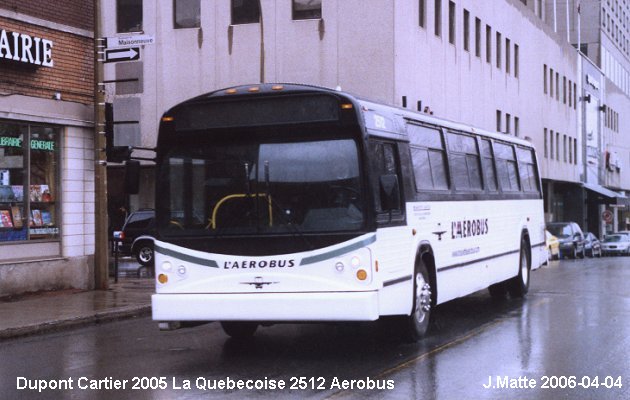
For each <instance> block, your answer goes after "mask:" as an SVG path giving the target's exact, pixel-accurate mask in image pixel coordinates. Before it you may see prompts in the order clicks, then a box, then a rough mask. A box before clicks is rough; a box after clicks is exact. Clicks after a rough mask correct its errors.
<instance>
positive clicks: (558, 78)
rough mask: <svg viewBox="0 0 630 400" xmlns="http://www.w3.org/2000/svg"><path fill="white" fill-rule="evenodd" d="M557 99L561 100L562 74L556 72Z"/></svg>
mask: <svg viewBox="0 0 630 400" xmlns="http://www.w3.org/2000/svg"><path fill="white" fill-rule="evenodd" d="M556 100H558V101H560V74H559V73H558V72H556Z"/></svg>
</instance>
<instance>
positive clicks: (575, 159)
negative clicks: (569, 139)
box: [573, 139, 577, 165]
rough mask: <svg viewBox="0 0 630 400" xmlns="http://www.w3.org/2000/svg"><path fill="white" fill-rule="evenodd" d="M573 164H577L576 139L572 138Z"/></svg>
mask: <svg viewBox="0 0 630 400" xmlns="http://www.w3.org/2000/svg"><path fill="white" fill-rule="evenodd" d="M573 164H575V165H577V139H575V140H573Z"/></svg>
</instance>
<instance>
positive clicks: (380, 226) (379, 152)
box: [370, 139, 414, 315]
mask: <svg viewBox="0 0 630 400" xmlns="http://www.w3.org/2000/svg"><path fill="white" fill-rule="evenodd" d="M370 152H371V171H370V172H371V186H372V191H373V197H374V205H375V217H376V227H377V229H376V242H375V243H374V245H373V259H374V260H376V262H377V263H378V264H377V265H378V271H377V273H376V275H375V276H376V277H378V279H379V280H380V281H381V282H382V283H383V292H382V293H383V295H382V296H380V299H379V300H380V307H381V315H388V314H400V313H402V312H405V311H408V310H403V308H404V307H403V308H401V303H403V302H401V301H400V296H405V297H407V292H409V296H408V297H409V298H410V299H411V289H410V288H411V287H412V286H411V282H412V281H411V279H408V280H407V279H403V278H406V277H409V276H411V274H412V272H413V260H412V259H411V258H412V256H410V255H411V254H414V252H413V251H412V250H411V247H412V245H413V236H412V234H411V230H410V229H407V224H406V216H405V196H404V193H405V191H404V185H405V181H404V179H403V176H402V174H401V172H402V171H401V165H400V159H401V157H400V154H399V151H398V145H397V143H395V142H387V141H382V140H376V139H373V140H372V141H371V142H370ZM393 282H395V284H393Z"/></svg>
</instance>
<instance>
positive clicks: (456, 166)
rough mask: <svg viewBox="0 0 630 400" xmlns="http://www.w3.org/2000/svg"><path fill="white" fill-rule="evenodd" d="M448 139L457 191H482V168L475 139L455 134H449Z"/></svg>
mask: <svg viewBox="0 0 630 400" xmlns="http://www.w3.org/2000/svg"><path fill="white" fill-rule="evenodd" d="M447 137H448V149H449V157H450V162H451V171H452V173H453V183H454V184H455V189H457V190H465V191H470V190H481V189H482V188H481V167H480V165H479V150H478V149H477V142H476V140H475V138H474V137H472V136H468V135H465V134H461V133H455V132H448V133H447Z"/></svg>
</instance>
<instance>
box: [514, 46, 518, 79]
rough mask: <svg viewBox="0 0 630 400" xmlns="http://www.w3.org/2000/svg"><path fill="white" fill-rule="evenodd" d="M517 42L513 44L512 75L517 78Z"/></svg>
mask: <svg viewBox="0 0 630 400" xmlns="http://www.w3.org/2000/svg"><path fill="white" fill-rule="evenodd" d="M518 63H519V59H518V44H514V77H515V78H518V74H519V70H518Z"/></svg>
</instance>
